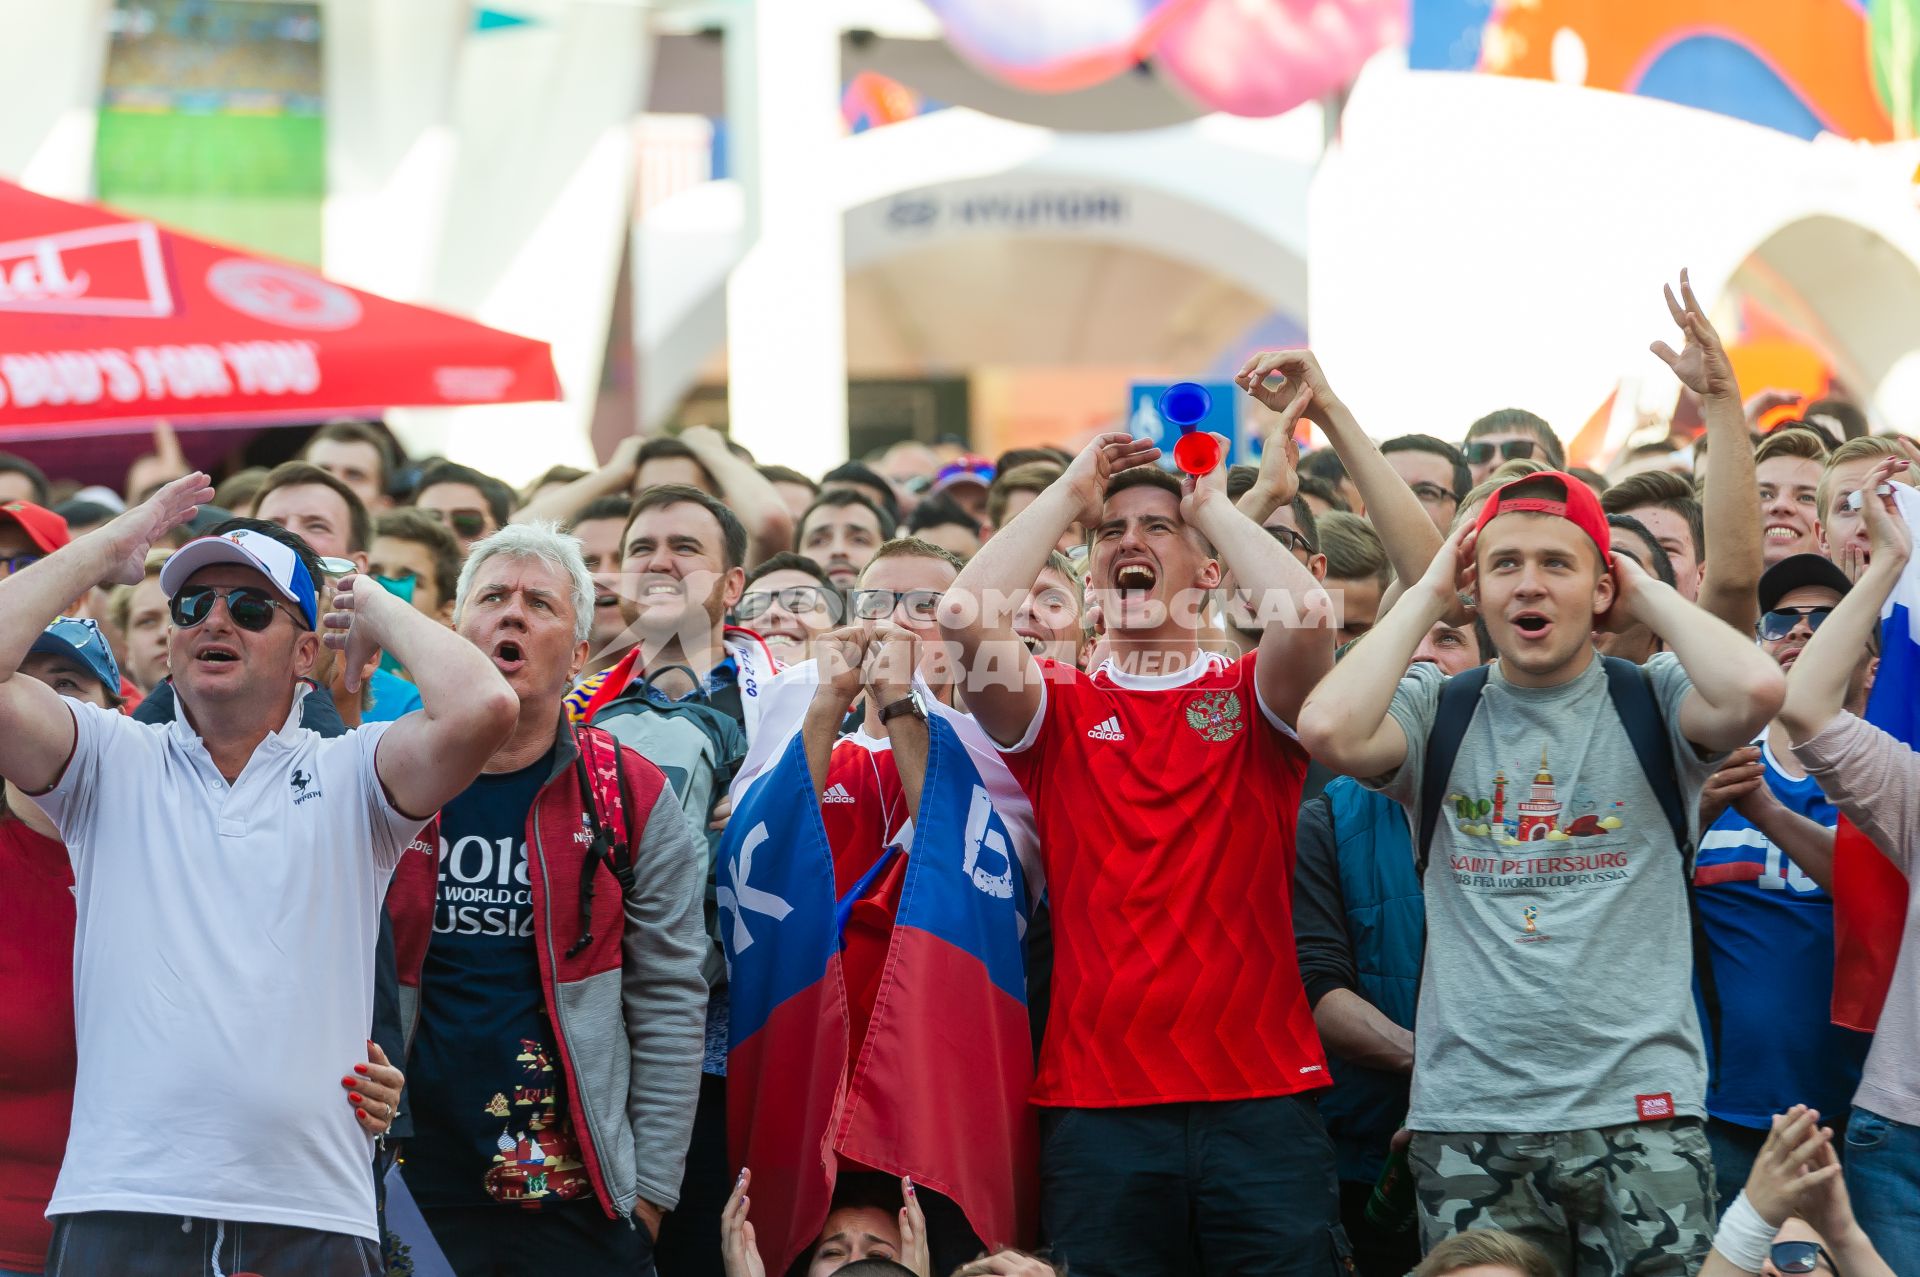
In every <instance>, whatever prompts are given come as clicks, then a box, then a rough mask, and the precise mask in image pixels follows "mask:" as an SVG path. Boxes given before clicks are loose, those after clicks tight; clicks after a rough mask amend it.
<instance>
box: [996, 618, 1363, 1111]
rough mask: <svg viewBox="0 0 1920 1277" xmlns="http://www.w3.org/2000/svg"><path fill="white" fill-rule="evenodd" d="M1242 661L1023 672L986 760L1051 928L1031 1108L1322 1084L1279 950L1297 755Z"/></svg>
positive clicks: (1289, 873)
mask: <svg viewBox="0 0 1920 1277" xmlns="http://www.w3.org/2000/svg"><path fill="white" fill-rule="evenodd" d="M1255 659H1256V658H1255V656H1252V655H1249V656H1245V657H1242V658H1241V659H1239V660H1238V661H1233V662H1228V661H1226V660H1224V659H1223V658H1221V657H1218V656H1213V655H1208V656H1205V657H1202V658H1201V659H1200V660H1199V661H1198V662H1196V663H1195V664H1194V665H1192V666H1190V667H1188V668H1187V669H1185V670H1181V671H1177V672H1175V673H1173V674H1170V675H1166V676H1162V677H1147V676H1141V675H1132V674H1127V673H1124V672H1122V671H1119V670H1117V669H1115V668H1114V667H1113V666H1112V665H1111V663H1109V664H1106V665H1102V666H1101V667H1100V668H1099V669H1098V670H1097V671H1095V673H1094V674H1093V675H1092V676H1091V677H1089V676H1087V675H1086V674H1083V673H1081V672H1080V671H1079V670H1076V669H1074V668H1073V667H1071V666H1067V665H1061V664H1058V663H1057V662H1053V661H1042V662H1040V664H1041V667H1042V670H1043V673H1044V674H1045V684H1044V686H1045V701H1044V704H1043V706H1042V708H1041V711H1040V713H1039V714H1038V715H1036V716H1035V718H1034V721H1033V724H1032V725H1031V726H1030V727H1029V728H1028V730H1027V734H1026V736H1025V737H1024V738H1023V739H1021V740H1020V741H1018V742H1016V743H1015V744H1013V745H1012V746H1010V747H1008V748H1006V749H1005V750H1003V753H1004V754H1005V756H1006V760H1007V766H1008V768H1009V769H1010V770H1011V771H1012V772H1013V775H1014V777H1015V779H1017V780H1018V781H1019V782H1020V785H1021V787H1022V788H1023V789H1025V790H1026V792H1027V795H1028V797H1029V798H1030V799H1031V800H1032V802H1033V808H1034V816H1035V820H1036V824H1037V830H1038V835H1039V843H1040V849H1041V855H1042V857H1043V858H1044V861H1045V865H1046V870H1047V888H1048V893H1049V896H1050V899H1051V901H1052V910H1053V923H1054V946H1055V948H1054V968H1053V990H1052V993H1053V1006H1052V1012H1051V1015H1050V1017H1049V1019H1048V1022H1047V1031H1046V1037H1045V1040H1044V1042H1043V1044H1042V1046H1041V1051H1040V1066H1039V1070H1038V1074H1037V1076H1036V1078H1035V1081H1034V1094H1033V1100H1034V1103H1036V1104H1043V1105H1052V1106H1058V1107H1075V1108H1099V1107H1117V1106H1121V1105H1138V1104H1167V1103H1176V1102H1182V1101H1194V1100H1239V1099H1250V1098H1255V1097H1259V1096H1271V1095H1288V1094H1292V1093H1294V1092H1298V1091H1304V1090H1309V1089H1311V1088H1314V1087H1318V1086H1324V1085H1326V1084H1327V1069H1326V1058H1325V1056H1324V1055H1323V1054H1322V1053H1321V1049H1320V1038H1319V1034H1318V1033H1317V1032H1316V1031H1315V1029H1314V1024H1313V1013H1312V1011H1311V1010H1310V1008H1309V1007H1308V1005H1307V998H1306V992H1305V990H1304V989H1303V988H1302V987H1301V984H1300V972H1299V968H1298V967H1297V965H1296V964H1295V957H1294V941H1293V897H1292V890H1293V860H1294V844H1293V831H1294V822H1295V818H1296V816H1297V815H1298V812H1299V806H1300V783H1301V780H1302V778H1303V777H1304V776H1305V774H1306V770H1307V753H1306V751H1305V750H1304V749H1303V748H1301V746H1300V742H1299V741H1298V739H1296V738H1295V736H1294V734H1293V731H1292V729H1291V728H1289V727H1288V726H1287V725H1286V724H1284V723H1282V722H1281V721H1280V720H1279V719H1278V718H1276V717H1274V716H1273V715H1272V714H1270V713H1269V712H1268V711H1267V709H1266V707H1265V706H1264V705H1263V704H1261V703H1260V699H1259V694H1258V692H1257V690H1256V688H1255V687H1254V678H1253V673H1254V662H1255Z"/></svg>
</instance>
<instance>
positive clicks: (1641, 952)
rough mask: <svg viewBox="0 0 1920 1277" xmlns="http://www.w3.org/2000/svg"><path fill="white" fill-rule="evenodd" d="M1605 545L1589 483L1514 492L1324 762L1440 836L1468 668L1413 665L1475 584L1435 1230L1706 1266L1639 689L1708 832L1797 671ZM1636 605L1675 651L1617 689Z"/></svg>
mask: <svg viewBox="0 0 1920 1277" xmlns="http://www.w3.org/2000/svg"><path fill="white" fill-rule="evenodd" d="M1607 545H1608V529H1607V523H1606V518H1605V516H1604V515H1603V514H1602V513H1601V510H1600V504H1599V501H1598V500H1597V499H1596V498H1595V497H1594V495H1593V494H1592V492H1591V491H1590V490H1589V489H1588V488H1587V487H1586V485H1585V484H1583V483H1581V482H1580V481H1579V480H1578V479H1575V478H1572V477H1571V476H1569V475H1566V474H1562V473H1560V472H1558V471H1546V472H1543V473H1540V474H1534V475H1528V476H1526V477H1525V478H1522V479H1518V480H1515V481H1514V482H1512V483H1509V484H1507V485H1506V486H1505V487H1503V488H1500V489H1499V490H1497V491H1496V492H1495V493H1494V495H1493V496H1492V498H1491V499H1489V500H1488V502H1487V504H1486V507H1485V509H1484V510H1483V512H1482V513H1481V515H1480V518H1479V521H1478V522H1477V523H1476V524H1475V525H1474V526H1473V527H1472V528H1471V529H1468V528H1465V527H1462V528H1460V529H1458V530H1456V531H1455V533H1454V534H1453V535H1452V536H1451V537H1449V538H1448V539H1447V541H1446V543H1445V544H1444V545H1443V546H1442V547H1441V549H1440V553H1439V555H1438V556H1437V557H1436V558H1435V559H1434V561H1433V565H1432V566H1431V568H1429V569H1428V571H1427V573H1426V575H1425V576H1424V577H1422V578H1421V579H1420V580H1419V581H1418V582H1417V583H1415V584H1414V585H1412V587H1411V588H1409V589H1408V591H1407V593H1406V595H1405V596H1404V597H1403V598H1402V599H1401V600H1400V601H1399V603H1398V604H1397V605H1396V606H1395V607H1394V608H1393V610H1392V611H1391V612H1389V613H1388V614H1387V615H1386V617H1384V618H1383V619H1382V620H1381V621H1380V622H1379V623H1378V624H1377V625H1376V626H1375V627H1374V629H1373V631H1372V632H1371V633H1370V634H1368V635H1367V636H1366V638H1365V639H1364V640H1362V641H1361V642H1360V643H1358V644H1356V645H1355V646H1354V648H1353V649H1352V650H1351V651H1349V652H1348V653H1347V655H1346V658H1345V659H1344V660H1342V661H1341V662H1340V664H1339V665H1338V666H1336V667H1335V669H1334V671H1333V673H1332V674H1330V675H1328V676H1327V678H1326V679H1325V680H1324V681H1323V682H1322V683H1321V684H1320V685H1319V686H1318V687H1317V688H1315V689H1314V691H1313V693H1312V694H1311V695H1310V696H1309V697H1308V698H1307V702H1306V704H1305V706H1304V707H1303V708H1302V710H1301V713H1300V735H1301V738H1302V739H1303V740H1304V741H1305V742H1306V744H1307V747H1308V749H1310V750H1311V751H1312V753H1313V755H1314V757H1316V758H1318V759H1320V760H1321V761H1322V762H1324V763H1326V764H1327V765H1328V766H1330V767H1332V768H1333V769H1334V770H1335V771H1340V772H1345V773H1347V774H1348V775H1352V776H1356V777H1359V778H1361V779H1362V781H1363V782H1364V783H1366V784H1368V785H1369V786H1372V787H1374V788H1378V789H1380V790H1382V791H1383V792H1385V793H1387V794H1389V795H1390V796H1392V797H1393V798H1395V799H1397V800H1399V801H1400V803H1401V804H1402V805H1404V806H1405V807H1406V808H1407V810H1408V812H1409V813H1410V815H1411V817H1412V821H1413V826H1414V828H1415V829H1416V830H1418V829H1420V828H1421V827H1422V825H1421V806H1422V803H1421V794H1422V778H1423V769H1424V766H1425V764H1426V762H1427V754H1428V750H1429V746H1430V744H1432V743H1433V742H1436V741H1439V740H1440V739H1441V738H1442V736H1443V735H1444V734H1445V733H1444V732H1442V731H1436V730H1435V725H1436V721H1437V720H1438V719H1439V718H1440V714H1439V710H1440V705H1441V692H1442V688H1443V687H1445V686H1446V685H1447V684H1448V683H1449V682H1450V681H1451V680H1449V679H1448V678H1447V677H1445V676H1444V675H1442V674H1441V672H1440V671H1439V670H1438V669H1437V668H1435V667H1433V666H1430V665H1425V664H1422V665H1416V666H1414V667H1413V668H1412V669H1408V668H1407V663H1408V661H1409V660H1410V659H1411V658H1412V656H1413V653H1414V649H1415V648H1416V647H1417V646H1418V645H1419V643H1420V641H1421V639H1422V638H1424V637H1425V636H1426V634H1427V632H1428V630H1429V629H1431V628H1432V626H1433V625H1434V623H1435V622H1437V621H1440V620H1442V619H1443V618H1446V617H1447V616H1448V615H1449V614H1450V613H1452V612H1453V611H1454V610H1455V609H1456V608H1457V607H1458V606H1460V605H1461V604H1462V603H1465V604H1467V605H1469V606H1472V607H1474V608H1476V609H1477V610H1478V612H1479V614H1480V616H1481V619H1482V620H1484V621H1485V622H1486V626H1487V631H1488V633H1489V634H1491V635H1492V638H1493V645H1494V648H1495V650H1496V652H1497V653H1498V660H1497V661H1496V662H1495V663H1494V664H1493V666H1492V667H1491V668H1490V669H1489V670H1488V671H1487V673H1486V674H1485V676H1484V680H1485V681H1484V686H1483V687H1481V689H1480V691H1479V692H1478V694H1477V696H1474V697H1471V698H1469V699H1467V700H1465V701H1464V702H1461V703H1460V704H1459V707H1458V709H1457V710H1456V711H1454V712H1453V713H1451V714H1450V715H1449V720H1448V721H1449V722H1450V723H1452V724H1453V725H1454V726H1455V727H1456V729H1457V731H1458V734H1457V735H1456V736H1455V737H1454V738H1455V739H1457V741H1458V749H1457V752H1456V753H1455V755H1454V759H1453V763H1452V766H1451V768H1450V769H1449V771H1448V774H1447V776H1446V778H1445V783H1444V785H1442V786H1440V787H1438V789H1437V791H1435V792H1437V795H1438V802H1437V810H1436V811H1435V813H1434V815H1433V816H1432V817H1431V818H1430V819H1431V827H1432V830H1433V833H1432V838H1431V841H1430V842H1429V843H1428V846H1427V853H1428V857H1427V861H1426V872H1425V876H1424V878H1423V879H1422V887H1423V889H1424V893H1425V896H1426V909H1427V949H1426V967H1425V975H1424V978H1423V980H1422V983H1421V988H1420V1001H1419V1007H1418V1011H1417V1018H1416V1021H1415V1026H1414V1074H1413V1103H1412V1112H1411V1114H1410V1116H1409V1118H1408V1123H1407V1124H1408V1126H1409V1127H1410V1128H1411V1129H1412V1131H1413V1143H1412V1146H1411V1150H1410V1161H1411V1165H1412V1168H1413V1172H1414V1183H1415V1188H1416V1191H1417V1195H1418V1198H1419V1208H1420V1224H1421V1232H1422V1238H1421V1240H1422V1242H1423V1243H1424V1247H1425V1248H1430V1247H1432V1246H1433V1245H1434V1244H1435V1243H1436V1242H1438V1241H1439V1240H1441V1239H1442V1238H1443V1237H1446V1236H1447V1235H1449V1234H1451V1233H1456V1232H1460V1231H1463V1230H1465V1229H1469V1228H1501V1229H1506V1230H1508V1231H1511V1232H1516V1233H1520V1234H1522V1235H1524V1236H1526V1237H1528V1238H1529V1239H1531V1240H1532V1241H1535V1242H1537V1243H1539V1244H1540V1245H1541V1246H1543V1247H1545V1248H1546V1249H1547V1251H1548V1253H1549V1254H1551V1255H1552V1256H1553V1257H1554V1261H1555V1264H1556V1266H1557V1267H1558V1268H1559V1270H1560V1271H1561V1272H1562V1273H1563V1274H1579V1275H1580V1277H1586V1275H1587V1274H1595V1275H1597V1274H1601V1273H1648V1274H1651V1273H1656V1272H1660V1273H1664V1272H1679V1271H1689V1272H1690V1271H1692V1270H1693V1269H1694V1268H1696V1267H1698V1266H1699V1264H1700V1263H1701V1262H1702V1261H1703V1260H1704V1258H1705V1256H1706V1253H1707V1250H1708V1247H1709V1245H1710V1243H1711V1241H1712V1236H1713V1229H1714V1207H1713V1191H1712V1188H1713V1175H1712V1156H1711V1154H1710V1152H1709V1150H1708V1146H1707V1139H1706V1135H1705V1132H1704V1129H1703V1124H1704V1122H1705V1117H1706V1110H1705V1098H1706V1094H1705V1093H1706V1064H1707V1059H1706V1050H1705V1045H1704V1040H1703V1033H1702V1025H1701V1022H1700V1017H1699V1015H1698V1014H1697V1013H1696V1011H1695V1006H1694V997H1693V987H1692V985H1693V956H1692V946H1691V944H1690V943H1689V931H1690V928H1689V920H1688V905H1687V893H1686V875H1687V874H1688V873H1689V872H1690V866H1689V865H1688V864H1686V863H1685V849H1682V848H1680V847H1676V846H1675V837H1674V830H1673V827H1672V825H1671V824H1670V823H1669V822H1668V820H1667V818H1666V817H1665V816H1664V815H1663V812H1662V808H1661V804H1660V801H1659V797H1658V794H1657V792H1656V790H1655V789H1654V787H1653V785H1652V783H1651V782H1650V780H1649V772H1648V770H1647V769H1646V768H1645V767H1644V766H1643V765H1642V763H1641V761H1640V755H1639V754H1637V753H1636V751H1635V750H1634V748H1633V745H1632V743H1631V741H1630V740H1629V738H1628V735H1627V731H1626V727H1625V726H1624V723H1623V719H1622V714H1621V710H1620V709H1619V708H1618V707H1619V706H1620V705H1627V704H1637V705H1638V706H1639V709H1638V710H1637V711H1636V713H1638V714H1640V715H1642V716H1643V717H1644V720H1645V721H1647V722H1649V723H1650V724H1652V725H1653V726H1655V727H1658V728H1664V736H1665V739H1666V745H1667V748H1668V749H1669V750H1670V752H1671V755H1672V773H1671V775H1670V776H1669V777H1666V778H1663V784H1664V785H1665V787H1666V788H1667V789H1668V790H1669V791H1670V792H1671V791H1674V790H1677V793H1678V796H1679V798H1680V801H1681V803H1682V804H1683V807H1682V810H1683V811H1684V812H1685V813H1687V815H1686V817H1685V818H1686V819H1687V820H1688V821H1689V824H1690V828H1689V831H1688V839H1687V842H1688V845H1689V848H1690V846H1691V843H1692V841H1693V839H1694V837H1695V836H1697V832H1698V831H1697V828H1693V827H1691V826H1692V825H1693V824H1696V823H1697V816H1696V815H1695V813H1696V812H1697V809H1698V802H1699V793H1700V789H1701V786H1702V785H1703V784H1704V782H1705V781H1706V778H1707V776H1708V775H1709V774H1710V773H1711V772H1712V771H1713V769H1714V768H1715V767H1716V766H1717V765H1718V763H1719V761H1720V760H1721V758H1723V757H1724V756H1725V754H1726V752H1727V751H1729V750H1732V749H1735V748H1737V747H1739V746H1741V745H1744V744H1746V743H1747V742H1748V741H1750V740H1752V739H1753V736H1754V734H1755V733H1756V732H1758V731H1760V730H1762V729H1763V728H1764V727H1765V726H1766V724H1767V722H1768V720H1769V719H1770V718H1771V717H1772V716H1773V715H1774V713H1775V712H1777V710H1778V708H1779V706H1780V702H1781V700H1782V697H1783V695H1784V690H1785V689H1784V682H1783V680H1782V678H1781V677H1780V675H1779V671H1778V670H1777V669H1773V668H1770V666H1772V664H1773V662H1772V661H1771V660H1769V659H1768V658H1767V656H1766V655H1765V653H1763V652H1761V651H1759V650H1758V649H1757V648H1755V647H1754V645H1753V642H1752V640H1751V639H1749V638H1747V637H1746V636H1744V635H1742V634H1740V633H1738V632H1737V631H1735V630H1734V629H1733V628H1732V627H1731V626H1729V625H1727V624H1726V623H1725V622H1724V621H1721V620H1718V619H1717V618H1715V617H1713V616H1712V615H1710V614H1708V613H1707V612H1705V611H1703V610H1702V609H1700V608H1698V607H1696V606H1694V605H1693V604H1691V603H1688V602H1687V601H1686V600H1685V599H1683V598H1682V597H1681V596H1680V595H1679V594H1678V593H1677V592H1676V591H1675V590H1674V589H1673V588H1672V587H1670V586H1666V585H1662V584H1661V583H1660V582H1658V581H1656V580H1655V579H1653V578H1652V577H1650V576H1649V575H1648V574H1647V573H1646V572H1644V571H1643V570H1641V568H1640V566H1639V565H1638V564H1637V563H1634V562H1632V561H1631V560H1629V559H1627V558H1626V557H1625V556H1618V557H1616V556H1612V555H1610V554H1609V553H1608V551H1607ZM1636 623H1637V624H1641V625H1645V626H1647V627H1648V628H1649V629H1651V630H1652V631H1653V632H1654V634H1656V635H1657V636H1659V638H1660V639H1661V640H1662V641H1663V642H1664V644H1665V646H1666V649H1667V650H1666V651H1665V652H1663V653H1661V654H1660V655H1658V656H1655V657H1654V658H1653V659H1652V660H1651V661H1649V662H1648V663H1647V664H1646V665H1645V666H1644V667H1643V668H1644V671H1645V682H1644V683H1641V682H1640V675H1639V673H1638V672H1637V671H1634V670H1633V667H1631V666H1623V667H1622V668H1623V669H1625V670H1626V671H1628V673H1629V675H1630V677H1631V679H1632V684H1631V685H1630V686H1629V687H1628V688H1627V689H1626V690H1624V691H1621V692H1620V693H1619V695H1620V696H1621V698H1622V699H1621V700H1619V701H1616V700H1615V695H1616V693H1615V691H1614V690H1613V689H1612V688H1611V687H1610V684H1609V672H1608V669H1607V667H1606V666H1605V664H1604V663H1603V662H1602V661H1601V660H1600V659H1599V658H1598V654H1597V653H1596V652H1595V651H1594V648H1593V642H1592V635H1593V630H1594V628H1595V626H1596V625H1601V626H1603V627H1615V626H1626V625H1631V624H1636ZM1403 674H1404V677H1403ZM1470 676H1471V675H1469V674H1460V675H1456V676H1454V677H1455V678H1459V679H1463V680H1464V679H1466V678H1469V677H1470ZM1641 689H1644V690H1641ZM1636 693H1637V695H1638V699H1637V701H1636V700H1634V699H1633V698H1634V696H1635V695H1636ZM1649 693H1650V697H1649V696H1648V694H1649ZM1437 752H1441V753H1444V747H1443V746H1442V747H1439V749H1438V751H1437ZM1434 796H1435V794H1434V793H1430V794H1429V799H1430V800H1431V799H1433V798H1434ZM1417 842H1418V835H1416V843H1417ZM1417 852H1418V848H1416V853H1417Z"/></svg>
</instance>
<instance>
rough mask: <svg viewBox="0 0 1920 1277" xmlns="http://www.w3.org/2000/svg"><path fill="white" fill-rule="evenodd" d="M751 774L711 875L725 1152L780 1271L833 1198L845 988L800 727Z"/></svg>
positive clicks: (822, 836)
mask: <svg viewBox="0 0 1920 1277" xmlns="http://www.w3.org/2000/svg"><path fill="white" fill-rule="evenodd" d="M755 779H756V781H757V783H755V784H753V785H751V786H747V787H745V788H744V789H743V788H742V787H739V786H736V787H735V790H734V808H733V815H732V817H731V818H730V819H729V820H728V822H727V833H726V837H725V839H724V840H723V842H722V844H721V850H720V864H719V869H718V887H717V899H718V902H719V906H720V914H721V918H720V939H721V946H722V948H723V949H724V950H725V952H726V956H727V971H728V985H729V988H730V990H731V1001H732V1019H731V1023H730V1026H729V1053H728V1057H727V1072H728V1075H729V1079H730V1080H729V1084H728V1086H727V1146H728V1149H727V1151H728V1154H729V1156H730V1158H731V1160H732V1163H733V1165H735V1166H748V1167H751V1168H752V1169H753V1191H752V1197H753V1207H752V1210H753V1225H754V1230H755V1233H756V1234H757V1239H758V1241H759V1245H760V1253H761V1256H762V1258H763V1259H765V1260H766V1263H767V1271H769V1272H776V1273H777V1272H784V1271H786V1268H787V1265H788V1264H789V1263H791V1262H792V1261H793V1258H794V1256H795V1255H797V1254H799V1252H800V1250H801V1248H802V1247H804V1246H806V1245H807V1244H808V1243H809V1242H811V1241H812V1240H813V1238H814V1236H815V1234H816V1233H817V1232H818V1231H819V1228H820V1225H821V1224H822V1223H823V1222H824V1221H825V1219H826V1217H827V1209H828V1206H829V1204H830V1202H831V1200H832V1197H833V1184H834V1173H835V1162H834V1154H833V1148H832V1135H833V1125H834V1117H835V1111H836V1109H837V1107H838V1105H839V1103H840V1097H841V1093H842V1091H843V1088H844V1086H845V1080H846V1067H847V1023H848V1020H847V993H846V985H845V982H844V980H843V978H842V975H841V970H840V937H839V934H838V931H837V929H836V928H835V925H834V891H833V853H832V851H831V850H830V849H829V848H828V846H827V834H826V830H825V828H824V827H823V826H822V825H821V823H820V808H819V805H818V803H817V801H816V796H815V794H814V792H813V778H812V776H811V775H810V774H809V773H808V771H807V756H806V744H805V742H804V741H803V740H802V739H801V737H800V735H799V733H798V732H794V733H792V734H791V735H790V737H789V738H788V740H787V743H786V747H785V748H784V749H783V750H782V751H781V752H780V753H779V754H777V755H775V756H773V757H772V758H771V759H770V760H767V762H766V765H765V766H764V768H763V769H762V771H761V772H760V773H759V774H758V775H757V776H756V778H755Z"/></svg>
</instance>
